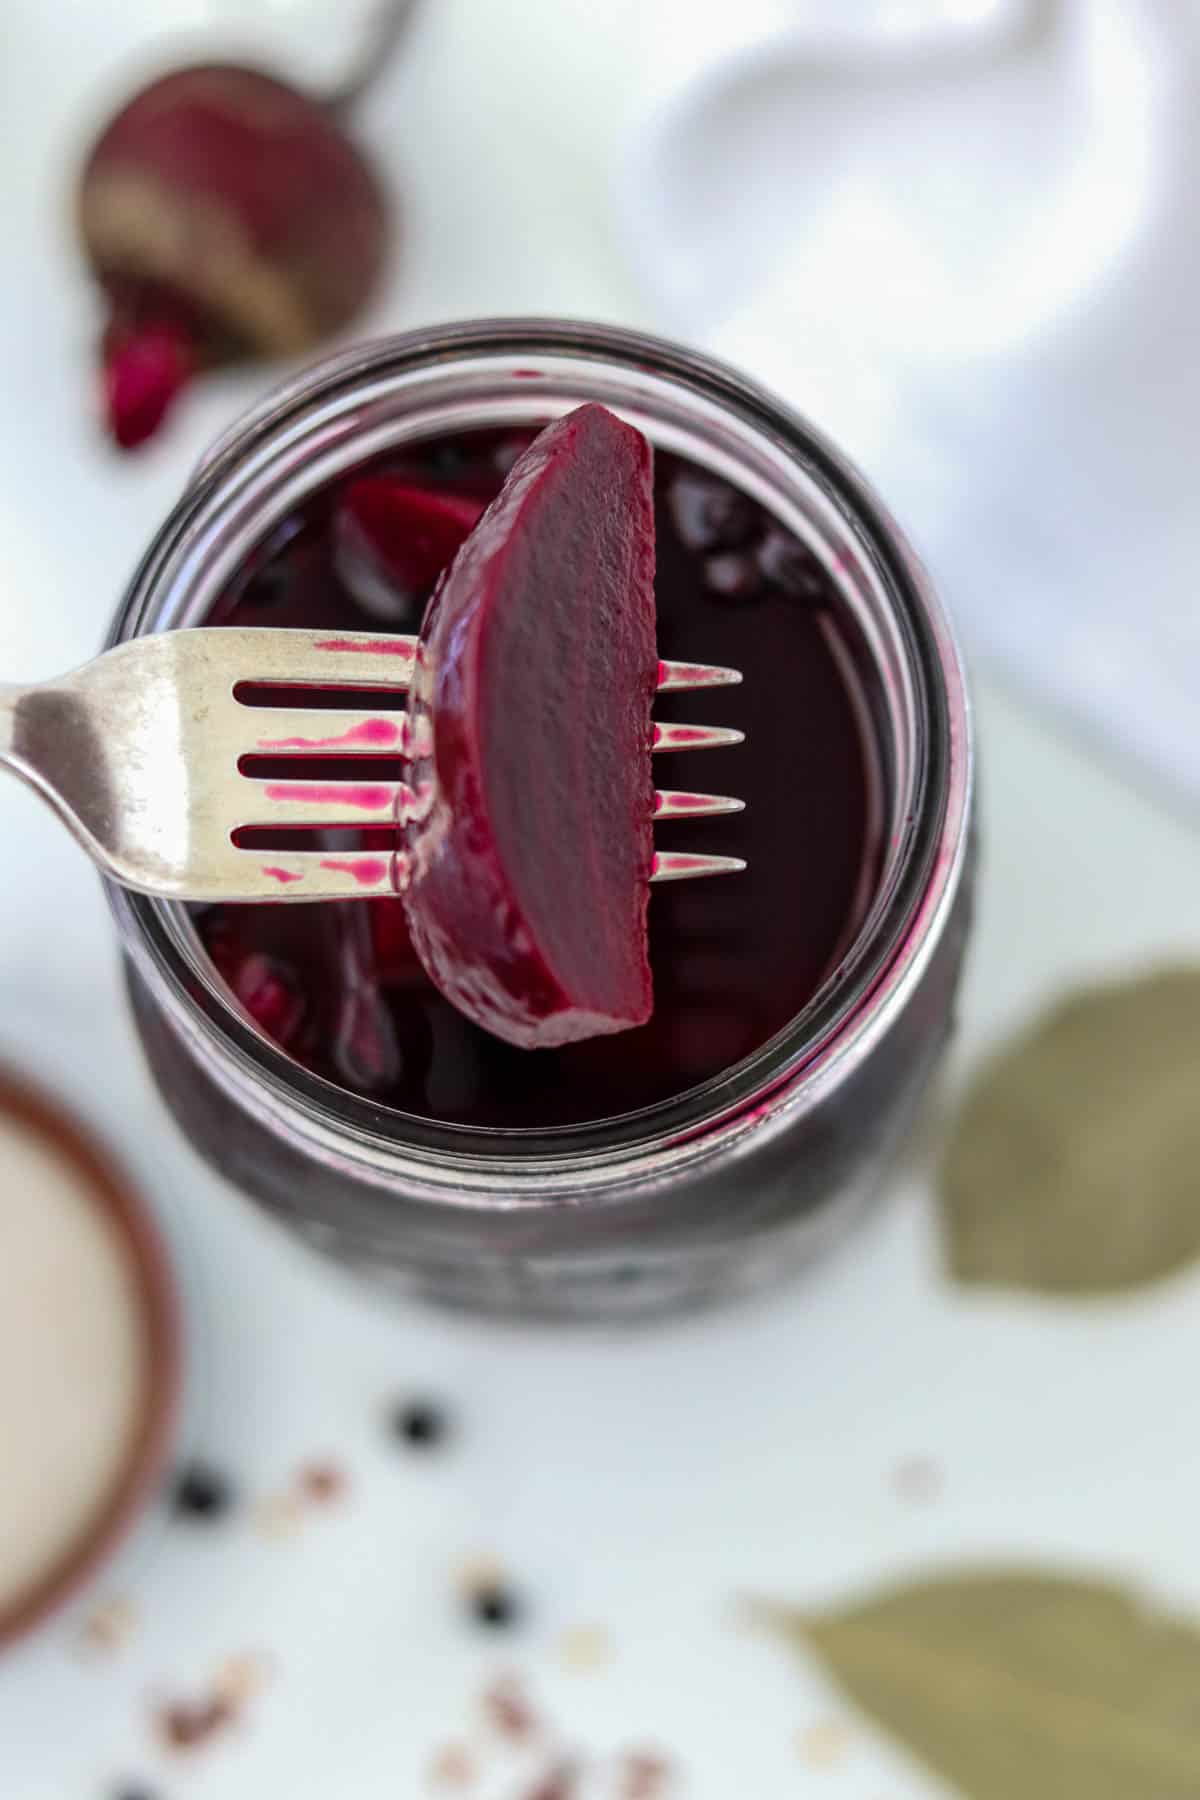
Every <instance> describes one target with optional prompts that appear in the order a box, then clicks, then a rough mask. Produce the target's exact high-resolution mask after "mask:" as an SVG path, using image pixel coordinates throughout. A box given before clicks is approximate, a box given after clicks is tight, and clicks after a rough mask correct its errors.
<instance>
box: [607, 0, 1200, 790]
mask: <svg viewBox="0 0 1200 1800" xmlns="http://www.w3.org/2000/svg"><path fill="white" fill-rule="evenodd" d="M681 8H682V9H683V10H684V11H686V0H660V4H659V6H658V9H657V19H658V24H657V30H658V32H659V33H660V34H661V35H663V36H665V37H668V38H669V37H670V36H671V31H670V29H669V24H668V21H669V20H670V18H671V17H673V16H674V17H676V18H677V17H678V15H679V14H680V10H681ZM769 13H770V17H769V19H766V18H765V17H764V18H757V19H756V20H755V21H754V24H753V26H752V27H751V28H750V30H751V39H750V41H749V42H747V41H746V39H745V36H743V38H742V42H741V43H740V45H738V46H736V47H735V46H734V45H733V44H732V43H731V42H730V40H729V38H728V37H727V39H726V41H725V43H724V45H723V46H721V47H719V48H718V47H716V46H714V45H710V46H709V50H708V60H707V62H706V63H705V64H704V65H703V66H702V67H699V68H696V67H693V68H692V69H691V70H689V71H688V72H687V73H686V75H685V76H684V77H683V78H682V79H681V80H680V81H679V82H678V83H677V84H676V86H675V88H674V90H673V91H668V92H666V93H663V92H662V91H661V90H660V91H659V93H658V95H657V96H656V98H655V100H654V102H653V104H652V105H651V106H650V107H649V108H648V109H647V111H646V112H644V114H643V118H642V123H641V124H640V126H638V127H637V128H635V131H634V134H633V140H632V143H631V145H630V149H629V154H628V157H627V160H626V166H625V169H624V174H623V178H622V181H621V184H620V205H621V210H622V212H623V215H624V219H625V223H626V226H627V238H628V241H629V242H630V244H631V245H632V247H633V252H634V256H635V260H636V262H637V264H638V267H639V270H640V273H641V275H642V278H643V280H644V282H645V283H646V285H647V286H648V287H649V288H650V290H651V291H652V293H653V294H654V296H655V298H656V301H657V303H658V305H659V307H660V309H661V310H662V312H663V314H664V317H665V319H666V320H667V322H668V323H669V325H670V326H671V328H673V329H675V330H676V331H678V332H679V333H681V334H682V335H685V336H688V337H690V338H692V339H693V340H695V341H698V342H700V343H701V344H703V345H705V346H706V347H708V348H710V349H711V350H713V351H715V352H717V353H718V354H721V355H724V356H727V357H729V358H730V359H731V360H733V361H735V362H737V363H740V364H741V365H742V366H743V367H746V368H749V369H750V370H752V371H753V372H754V373H756V374H758V375H759V376H760V377H761V378H762V379H763V380H765V381H766V382H768V383H769V384H770V385H772V386H773V387H775V388H776V389H777V390H779V391H781V392H782V393H783V394H784V395H785V396H786V397H787V398H788V399H789V400H790V401H791V402H792V403H793V404H795V405H796V406H798V407H799V408H800V409H801V410H803V411H806V412H808V413H809V414H810V415H811V416H812V417H813V418H814V419H815V420H816V421H817V422H818V423H819V424H822V425H824V426H825V427H826V428H827V429H828V430H829V431H830V432H831V433H832V434H833V436H834V437H835V438H836V439H838V440H839V441H840V442H841V443H842V444H843V445H845V446H846V447H847V448H848V449H850V451H851V452H852V453H853V454H854V455H855V456H856V457H857V458H858V460H859V461H860V463H861V464H862V465H863V466H864V467H865V468H866V470H867V472H868V473H869V474H870V475H871V476H872V477H873V478H874V479H875V480H876V481H877V483H878V485H879V487H880V489H881V491H882V492H883V494H884V496H885V498H886V499H887V500H888V501H889V502H890V504H891V505H892V507H893V509H894V510H895V511H896V512H897V513H898V514H899V516H900V517H901V519H902V521H903V522H904V523H905V525H906V526H907V527H908V529H909V530H910V532H911V534H912V535H913V537H914V539H915V541H916V543H917V545H918V548H919V549H921V550H922V551H923V553H924V554H925V556H926V557H927V559H928V560H929V561H930V563H931V564H932V565H933V568H934V571H935V573H936V574H937V575H938V577H939V578H940V580H941V583H942V585H943V588H944V590H945V591H946V593H947V597H948V599H949V600H950V603H951V605H952V607H953V609H954V611H955V614H956V616H957V617H958V619H959V621H960V623H961V625H962V627H963V631H964V635H965V637H966V641H967V645H968V648H969V649H970V650H972V651H973V652H974V653H975V654H976V655H978V656H986V657H991V658H996V659H999V660H1001V661H1002V662H1003V663H1004V664H1005V665H1006V666H1007V667H1008V668H1009V669H1010V670H1013V671H1015V672H1017V674H1018V675H1019V677H1020V678H1021V680H1022V682H1024V683H1026V684H1028V686H1029V687H1031V688H1034V689H1036V690H1037V691H1038V692H1039V693H1040V694H1042V695H1044V696H1049V697H1050V698H1052V699H1053V700H1054V701H1056V702H1058V703H1061V704H1063V705H1065V706H1068V707H1070V708H1071V709H1072V710H1073V711H1074V713H1075V714H1076V716H1077V717H1079V718H1081V719H1083V720H1085V721H1086V722H1087V723H1088V724H1089V725H1090V726H1091V727H1093V728H1094V729H1095V730H1097V731H1098V732H1100V733H1102V734H1103V736H1104V737H1105V738H1106V739H1107V740H1110V741H1113V742H1115V743H1116V744H1118V745H1119V746H1120V747H1121V748H1123V749H1126V750H1128V751H1130V752H1133V753H1135V754H1136V755H1138V756H1139V757H1141V758H1142V759H1144V760H1145V761H1148V762H1149V763H1152V764H1153V765H1154V766H1155V768H1156V769H1157V770H1158V771H1160V772H1161V773H1162V774H1164V775H1166V776H1167V777H1168V778H1169V779H1170V780H1171V781H1172V782H1173V783H1175V784H1177V785H1186V787H1187V788H1188V789H1189V790H1190V792H1191V794H1192V795H1193V796H1195V797H1200V729H1198V728H1197V720H1198V718H1200V604H1198V603H1197V599H1196V586H1197V580H1196V572H1197V567H1198V565H1200V510H1198V509H1197V507H1196V505H1195V501H1194V492H1195V482H1196V469H1195V455H1194V452H1195V448H1196V444H1197V437H1198V432H1200V426H1198V424H1197V421H1198V419H1200V355H1197V340H1198V336H1200V322H1198V321H1200V302H1198V300H1197V295H1198V294H1200V212H1198V210H1197V203H1196V194H1197V191H1198V190H1200V182H1198V180H1197V177H1198V175H1200V106H1198V105H1197V70H1198V66H1200V63H1198V58H1200V29H1198V27H1200V13H1198V10H1197V7H1196V6H1195V4H1194V3H1193V0H1058V3H1055V0H1027V3H1022V0H961V3H960V4H957V5H956V4H954V0H924V3H922V0H907V4H896V3H892V4H889V3H888V0H859V3H858V4H857V5H856V6H848V5H847V4H846V0H808V4H796V3H795V0H793V3H792V4H790V5H776V6H774V7H772V8H770V9H769Z"/></svg>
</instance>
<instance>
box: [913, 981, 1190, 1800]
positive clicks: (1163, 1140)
mask: <svg viewBox="0 0 1200 1800" xmlns="http://www.w3.org/2000/svg"><path fill="white" fill-rule="evenodd" d="M939 1187H940V1213H941V1228H942V1236H943V1240H944V1243H945V1247H946V1255H947V1259H948V1263H949V1267H950V1271H951V1273H952V1274H953V1275H954V1276H955V1277H956V1278H957V1279H958V1280H960V1281H964V1282H979V1283H990V1284H993V1285H1005V1286H1016V1287H1025V1288H1033V1289H1037V1290H1040V1291H1042V1292H1045V1293H1057V1294H1068V1293H1075V1294H1089V1293H1097V1294H1098V1293H1114V1292H1119V1291H1121V1290H1122V1289H1129V1288H1136V1287H1139V1286H1141V1285H1143V1284H1144V1283H1146V1282H1150V1281H1155V1280H1158V1279H1160V1278H1161V1277H1163V1276H1166V1275H1169V1274H1172V1273H1174V1272H1175V1271H1177V1270H1178V1269H1180V1268H1182V1267H1184V1266H1185V1265H1186V1264H1188V1263H1189V1262H1191V1261H1192V1260H1193V1259H1194V1258H1195V1257H1196V1256H1197V1255H1200V969H1197V968H1194V967H1185V968H1174V969H1163V970H1160V971H1157V972H1155V973H1153V974H1150V975H1147V976H1143V977H1141V978H1139V979H1137V980H1134V981H1127V982H1122V983H1120V984H1119V985H1114V986H1110V987H1102V988H1095V989H1088V990H1084V991H1081V992H1079V993H1076V994H1073V995H1071V996H1070V997H1068V998H1067V999H1066V1000H1064V1001H1063V1002H1062V1003H1061V1004H1060V1005H1058V1006H1057V1007H1056V1008H1055V1009H1054V1010H1053V1011H1052V1012H1050V1013H1048V1014H1046V1015H1044V1016H1043V1017H1042V1018H1041V1019H1039V1020H1038V1021H1036V1022H1035V1023H1034V1025H1033V1026H1032V1027H1031V1029H1030V1030H1029V1031H1028V1032H1027V1033H1025V1034H1024V1035H1023V1036H1022V1037H1020V1038H1018V1039H1017V1040H1015V1041H1014V1042H1012V1043H1010V1044H1009V1045H1008V1046H1007V1047H1006V1048H1005V1049H1004V1050H1003V1051H1002V1052H1001V1053H1000V1054H999V1055H998V1056H997V1057H995V1058H994V1059H993V1061H992V1062H991V1063H990V1064H989V1065H988V1066H987V1067H986V1068H985V1069H984V1070H983V1072H982V1073H981V1075H980V1076H979V1078H978V1079H977V1081H976V1082H975V1084H974V1086H973V1088H972V1089H971V1091H970V1093H969V1094H968V1095H967V1098H966V1100H965V1102H964V1104H963V1106H962V1108H961V1111H960V1113H959V1115H958V1118H957V1120H956V1121H955V1124H954V1126H953V1128H952V1130H951V1134H950V1138H949V1142H948V1145H947V1149H946V1152H945V1155H944V1158H943V1162H942V1167H941V1172H940V1184H939ZM1197 1791H1198V1793H1200V1790H1197Z"/></svg>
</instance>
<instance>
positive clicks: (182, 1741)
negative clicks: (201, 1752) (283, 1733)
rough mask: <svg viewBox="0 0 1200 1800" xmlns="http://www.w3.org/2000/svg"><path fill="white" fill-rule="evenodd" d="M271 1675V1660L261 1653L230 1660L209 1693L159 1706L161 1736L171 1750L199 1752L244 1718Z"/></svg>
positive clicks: (156, 1715)
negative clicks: (202, 1746) (250, 1704)
mask: <svg viewBox="0 0 1200 1800" xmlns="http://www.w3.org/2000/svg"><path fill="white" fill-rule="evenodd" d="M269 1676H270V1662H269V1659H268V1658H267V1657H265V1656H263V1655H261V1654H260V1653H258V1652H240V1653H239V1654H237V1655H235V1656H230V1657H227V1658H226V1660H225V1661H224V1662H223V1663H222V1664H221V1667H220V1668H219V1669H218V1670H217V1673H216V1676H215V1677H214V1679H213V1681H212V1684H211V1686H210V1687H209V1690H208V1692H207V1693H205V1694H201V1695H200V1696H198V1697H195V1698H189V1699H183V1700H168V1701H164V1702H162V1703H160V1704H159V1705H158V1706H157V1707H156V1709H155V1713H154V1725H155V1729H156V1732H157V1735H158V1737H159V1738H160V1739H161V1741H162V1742H163V1743H164V1744H165V1745H166V1746H167V1748H168V1749H171V1750H194V1749H198V1748H199V1747H200V1746H201V1745H204V1744H207V1743H208V1742H209V1741H210V1740H211V1739H212V1738H214V1737H216V1736H218V1735H219V1734H220V1733H221V1732H223V1731H225V1730H227V1729H228V1728H229V1727H231V1726H233V1725H235V1724H237V1723H238V1722H239V1721H240V1720H241V1719H242V1717H243V1716H244V1714H245V1712H246V1709H247V1707H248V1706H249V1703H250V1702H251V1700H253V1699H254V1698H255V1696H256V1695H258V1694H259V1693H261V1691H262V1689H263V1688H264V1686H265V1685H266V1683H267V1680H268V1679H269Z"/></svg>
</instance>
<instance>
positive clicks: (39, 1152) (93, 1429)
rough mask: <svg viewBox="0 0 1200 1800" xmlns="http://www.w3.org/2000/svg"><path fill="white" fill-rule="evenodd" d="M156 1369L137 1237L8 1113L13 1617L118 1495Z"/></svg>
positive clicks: (5, 1504) (0, 1458)
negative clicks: (128, 1237) (131, 1239)
mask: <svg viewBox="0 0 1200 1800" xmlns="http://www.w3.org/2000/svg"><path fill="white" fill-rule="evenodd" d="M148 1366H149V1343H148V1335H147V1328H146V1319H145V1300H144V1295H143V1292H142V1289H141V1286H140V1284H139V1277H138V1271H137V1268H136V1266H135V1264H134V1260H133V1256H132V1252H131V1249H130V1247H129V1245H128V1244H127V1242H126V1241H125V1240H124V1238H123V1237H122V1235H121V1234H120V1232H119V1230H118V1228H117V1226H116V1225H115V1223H114V1222H113V1220H112V1219H111V1217H110V1216H109V1214H108V1212H107V1211H106V1210H105V1208H104V1207H103V1206H102V1204H101V1203H100V1201H99V1199H98V1198H97V1195H96V1193H95V1192H94V1191H93V1190H92V1189H91V1187H90V1185H89V1183H88V1181H87V1179H86V1176H85V1175H84V1173H83V1171H82V1170H81V1169H79V1168H77V1167H76V1165H75V1164H74V1162H73V1161H72V1160H71V1159H70V1158H68V1157H67V1156H66V1155H65V1154H63V1153H61V1152H60V1151H59V1150H58V1149H57V1148H56V1147H55V1146H54V1144H53V1143H51V1142H50V1141H48V1140H47V1139H45V1138H44V1137H42V1136H41V1135H40V1134H39V1133H38V1132H36V1131H34V1130H33V1129H31V1128H30V1127H29V1126H28V1125H27V1124H25V1123H24V1122H23V1121H21V1120H20V1119H19V1118H15V1117H13V1116H11V1115H8V1114H5V1113H4V1112H2V1111H0V1621H2V1620H3V1618H4V1615H5V1614H6V1613H8V1612H10V1611H12V1610H14V1609H16V1608H18V1607H19V1606H20V1605H21V1603H22V1602H23V1601H24V1600H25V1599H26V1598H27V1597H28V1596H30V1595H31V1594H33V1593H34V1592H35V1591H36V1590H37V1589H39V1588H40V1587H41V1586H42V1585H43V1584H44V1583H46V1582H47V1581H49V1580H51V1579H53V1577H54V1575H55V1574H56V1572H57V1571H58V1570H59V1569H60V1568H61V1567H62V1565H63V1564H64V1563H66V1562H67V1561H68V1559H70V1558H71V1557H72V1556H73V1555H75V1554H76V1552H77V1551H78V1550H79V1548H80V1546H81V1544H83V1543H84V1542H85V1541H86V1539H87V1537H88V1535H89V1533H90V1532H91V1530H92V1529H93V1527H94V1526H95V1524H96V1523H97V1521H98V1519H99V1518H100V1515H101V1514H102V1512H103V1510H104V1508H105V1506H106V1505H107V1504H109V1503H110V1502H111V1500H112V1499H113V1496H114V1495H115V1493H116V1491H117V1489H118V1487H119V1485H120V1483H121V1481H122V1478H123V1477H124V1475H125V1474H126V1472H127V1470H128V1468H129V1465H130V1460H131V1457H132V1455H133V1454H134V1446H135V1444H136V1441H137V1433H138V1430H139V1427H140V1425H141V1422H142V1419H143V1416H144V1411H145V1408H146V1405H147V1401H148V1379H147V1376H148Z"/></svg>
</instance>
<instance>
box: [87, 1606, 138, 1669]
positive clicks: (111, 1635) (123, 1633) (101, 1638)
mask: <svg viewBox="0 0 1200 1800" xmlns="http://www.w3.org/2000/svg"><path fill="white" fill-rule="evenodd" d="M137 1626H138V1610H137V1607H136V1606H135V1605H134V1602H133V1601H132V1600H131V1599H129V1598H128V1597H127V1596H126V1595H124V1594H113V1595H110V1596H109V1598H108V1599H106V1600H101V1601H100V1603H99V1605H98V1606H94V1607H93V1608H92V1610H91V1612H90V1613H89V1614H88V1616H87V1618H86V1619H85V1620H84V1622H83V1630H82V1633H81V1636H82V1640H83V1645H84V1648H85V1650H88V1651H89V1652H94V1653H101V1654H105V1655H111V1654H112V1653H114V1652H115V1651H117V1650H120V1649H122V1648H123V1647H124V1645H126V1644H127V1643H128V1642H129V1640H130V1638H131V1637H132V1636H133V1634H134V1632H135V1631H136V1630H137Z"/></svg>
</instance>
